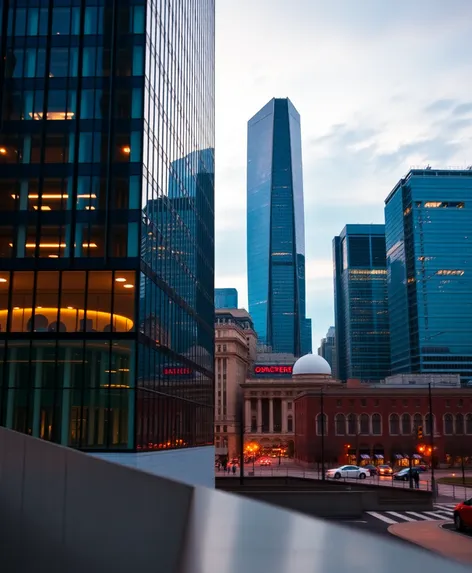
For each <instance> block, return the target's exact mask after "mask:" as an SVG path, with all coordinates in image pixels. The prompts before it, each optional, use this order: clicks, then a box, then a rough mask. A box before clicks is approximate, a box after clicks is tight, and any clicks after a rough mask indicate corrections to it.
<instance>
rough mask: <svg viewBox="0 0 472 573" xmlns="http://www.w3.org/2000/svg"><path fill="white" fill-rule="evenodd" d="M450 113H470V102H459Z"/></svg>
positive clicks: (471, 104)
mask: <svg viewBox="0 0 472 573" xmlns="http://www.w3.org/2000/svg"><path fill="white" fill-rule="evenodd" d="M452 113H453V114H454V115H468V114H469V113H472V103H461V104H460V105H458V106H456V107H455V108H454V109H453V111H452Z"/></svg>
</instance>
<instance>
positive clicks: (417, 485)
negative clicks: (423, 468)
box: [413, 470, 420, 489]
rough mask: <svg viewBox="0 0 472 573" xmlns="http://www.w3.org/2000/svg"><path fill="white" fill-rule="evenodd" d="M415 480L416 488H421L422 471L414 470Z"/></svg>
mask: <svg viewBox="0 0 472 573" xmlns="http://www.w3.org/2000/svg"><path fill="white" fill-rule="evenodd" d="M413 481H414V482H415V488H416V489H420V472H419V471H418V470H413Z"/></svg>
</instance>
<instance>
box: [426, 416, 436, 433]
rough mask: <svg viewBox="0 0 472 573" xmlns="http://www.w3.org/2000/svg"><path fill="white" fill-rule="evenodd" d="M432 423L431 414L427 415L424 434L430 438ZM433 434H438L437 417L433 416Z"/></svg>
mask: <svg viewBox="0 0 472 573" xmlns="http://www.w3.org/2000/svg"><path fill="white" fill-rule="evenodd" d="M430 426H431V422H430V416H429V412H428V413H427V414H426V416H425V417H424V433H425V434H426V435H427V436H429V435H430V430H431V427H430ZM433 432H434V433H436V417H435V416H434V414H433Z"/></svg>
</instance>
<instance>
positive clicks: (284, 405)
mask: <svg viewBox="0 0 472 573" xmlns="http://www.w3.org/2000/svg"><path fill="white" fill-rule="evenodd" d="M286 433H287V400H285V399H284V398H282V434H286Z"/></svg>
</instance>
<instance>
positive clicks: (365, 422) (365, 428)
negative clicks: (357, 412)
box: [359, 414, 370, 436]
mask: <svg viewBox="0 0 472 573" xmlns="http://www.w3.org/2000/svg"><path fill="white" fill-rule="evenodd" d="M359 425H360V433H361V434H363V435H364V436H368V435H369V434H370V427H369V426H370V424H369V416H368V414H361V416H360V424H359Z"/></svg>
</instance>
